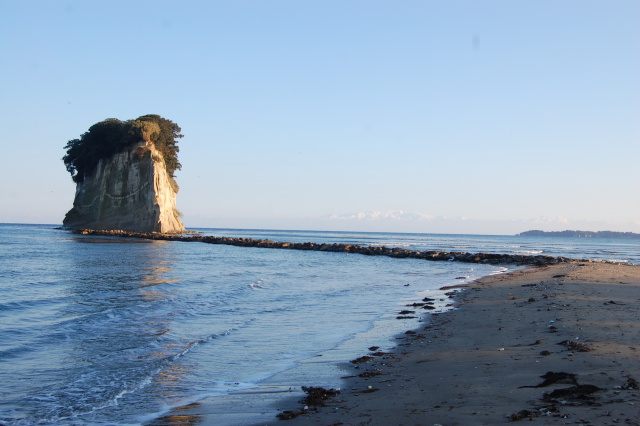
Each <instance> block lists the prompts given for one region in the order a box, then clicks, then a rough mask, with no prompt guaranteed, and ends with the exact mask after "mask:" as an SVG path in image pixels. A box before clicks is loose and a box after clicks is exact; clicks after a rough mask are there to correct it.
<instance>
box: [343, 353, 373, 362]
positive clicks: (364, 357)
mask: <svg viewBox="0 0 640 426" xmlns="http://www.w3.org/2000/svg"><path fill="white" fill-rule="evenodd" d="M373 359H375V358H373V357H372V356H368V355H365V356H361V357H360V358H356V359H352V360H351V361H349V362H351V363H352V364H362V363H365V362H369V361H371V360H373Z"/></svg>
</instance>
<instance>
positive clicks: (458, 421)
mask: <svg viewBox="0 0 640 426" xmlns="http://www.w3.org/2000/svg"><path fill="white" fill-rule="evenodd" d="M639 302H640V268H638V267H634V266H619V265H610V264H602V263H571V264H564V265H558V266H551V267H543V268H534V269H526V270H522V271H518V272H515V273H512V274H508V275H501V276H494V277H487V278H484V279H482V280H480V281H478V282H476V283H474V284H473V285H472V286H470V287H469V288H468V289H466V290H465V291H463V292H461V293H460V295H459V296H458V297H457V301H456V303H457V305H458V307H459V309H456V310H454V311H450V312H448V313H444V314H440V315H436V316H435V318H434V319H433V321H431V323H429V325H427V326H425V327H423V328H421V329H419V330H416V331H415V334H414V332H409V333H408V334H406V335H405V336H402V337H400V338H399V339H398V343H399V346H398V350H397V353H394V354H388V355H382V356H373V357H372V358H373V359H372V360H371V361H369V362H366V363H362V364H358V368H357V369H356V368H353V374H354V375H358V374H362V373H369V374H365V375H372V374H371V373H373V374H379V375H375V376H374V377H370V378H362V377H354V378H350V379H346V380H345V381H346V385H345V387H343V388H342V389H341V393H340V394H339V395H338V396H336V397H333V398H331V399H329V400H328V401H327V402H326V403H325V406H324V407H320V408H319V410H318V412H310V413H309V414H305V415H301V416H299V417H297V418H295V419H293V420H287V421H281V422H280V423H281V424H289V425H308V424H314V425H315V424H318V425H365V424H366V425H392V424H394V425H435V424H439V425H463V424H464V425H468V424H500V423H507V422H512V421H518V420H522V421H528V420H529V419H531V420H533V421H536V422H539V423H542V424H597V425H609V424H612V425H613V424H634V425H637V424H640V423H639V422H640V390H638V382H637V381H636V380H640V323H639V322H638V319H639V311H638V303H639ZM548 373H553V374H548ZM310 408H311V409H313V407H310Z"/></svg>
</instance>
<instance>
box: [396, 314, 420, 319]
mask: <svg viewBox="0 0 640 426" xmlns="http://www.w3.org/2000/svg"><path fill="white" fill-rule="evenodd" d="M412 318H418V317H416V316H412V315H399V316H397V317H396V319H412Z"/></svg>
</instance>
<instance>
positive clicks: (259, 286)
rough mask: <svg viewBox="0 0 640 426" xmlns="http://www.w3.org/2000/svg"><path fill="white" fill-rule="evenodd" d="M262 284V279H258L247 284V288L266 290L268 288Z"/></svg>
mask: <svg viewBox="0 0 640 426" xmlns="http://www.w3.org/2000/svg"><path fill="white" fill-rule="evenodd" d="M263 283H264V278H260V279H259V280H258V281H255V282H252V283H249V287H250V288H253V289H266V288H268V287H266V286H265V285H264V284H263Z"/></svg>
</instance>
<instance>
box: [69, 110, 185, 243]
mask: <svg viewBox="0 0 640 426" xmlns="http://www.w3.org/2000/svg"><path fill="white" fill-rule="evenodd" d="M145 117H147V118H148V117H151V118H152V119H148V120H146V121H145V120H141V119H142V118H145ZM153 118H155V119H156V120H153ZM157 119H160V120H164V119H162V118H161V117H159V116H144V117H140V118H138V119H137V120H134V121H127V122H120V121H119V120H115V119H109V120H105V121H104V122H101V123H98V124H96V125H94V126H92V127H91V128H90V129H89V132H87V133H85V134H84V135H83V136H82V138H81V139H76V140H73V141H70V142H69V144H68V145H67V147H66V148H67V156H65V157H64V158H63V160H64V161H65V164H66V165H67V169H68V170H69V171H70V172H71V175H72V177H73V179H74V181H76V185H77V186H76V194H75V199H74V201H73V208H72V209H71V210H69V212H68V213H67V214H66V216H65V218H64V221H63V225H64V227H65V228H68V229H95V230H122V231H129V232H162V233H180V232H184V231H185V229H184V226H183V224H182V221H181V220H180V215H179V212H178V210H177V209H176V194H177V192H178V186H177V184H176V182H175V180H174V178H173V176H172V172H173V170H175V169H176V168H179V167H180V164H179V163H178V162H177V157H175V155H176V154H177V146H176V145H175V137H181V136H182V135H179V133H178V132H179V130H180V128H179V127H177V126H176V125H175V124H174V123H171V122H170V121H168V120H164V121H167V122H168V123H170V124H172V125H174V126H175V128H176V129H177V130H175V129H174V131H173V132H170V133H172V134H171V135H170V136H169V138H167V137H165V138H164V139H163V138H162V136H161V133H162V129H161V128H162V127H163V126H162V125H160V126H159V125H158V123H157V122H156V121H157ZM160 124H162V123H160ZM164 124H165V126H164V127H167V126H166V124H167V123H164ZM96 126H97V127H96ZM165 130H167V129H165ZM165 133H167V132H166V131H165ZM165 136H166V135H165ZM168 139H171V141H173V144H171V143H169V144H168V145H169V149H167V140H168ZM159 145H160V146H159ZM97 146H101V147H107V148H105V149H98V148H96V147H97ZM74 149H75V151H74ZM162 151H165V153H168V155H170V156H173V158H172V160H174V161H173V162H172V164H173V166H174V167H173V168H172V167H168V165H167V160H166V158H165V155H163V152H162ZM89 155H94V156H97V157H99V158H94V157H90V156H89Z"/></svg>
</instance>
